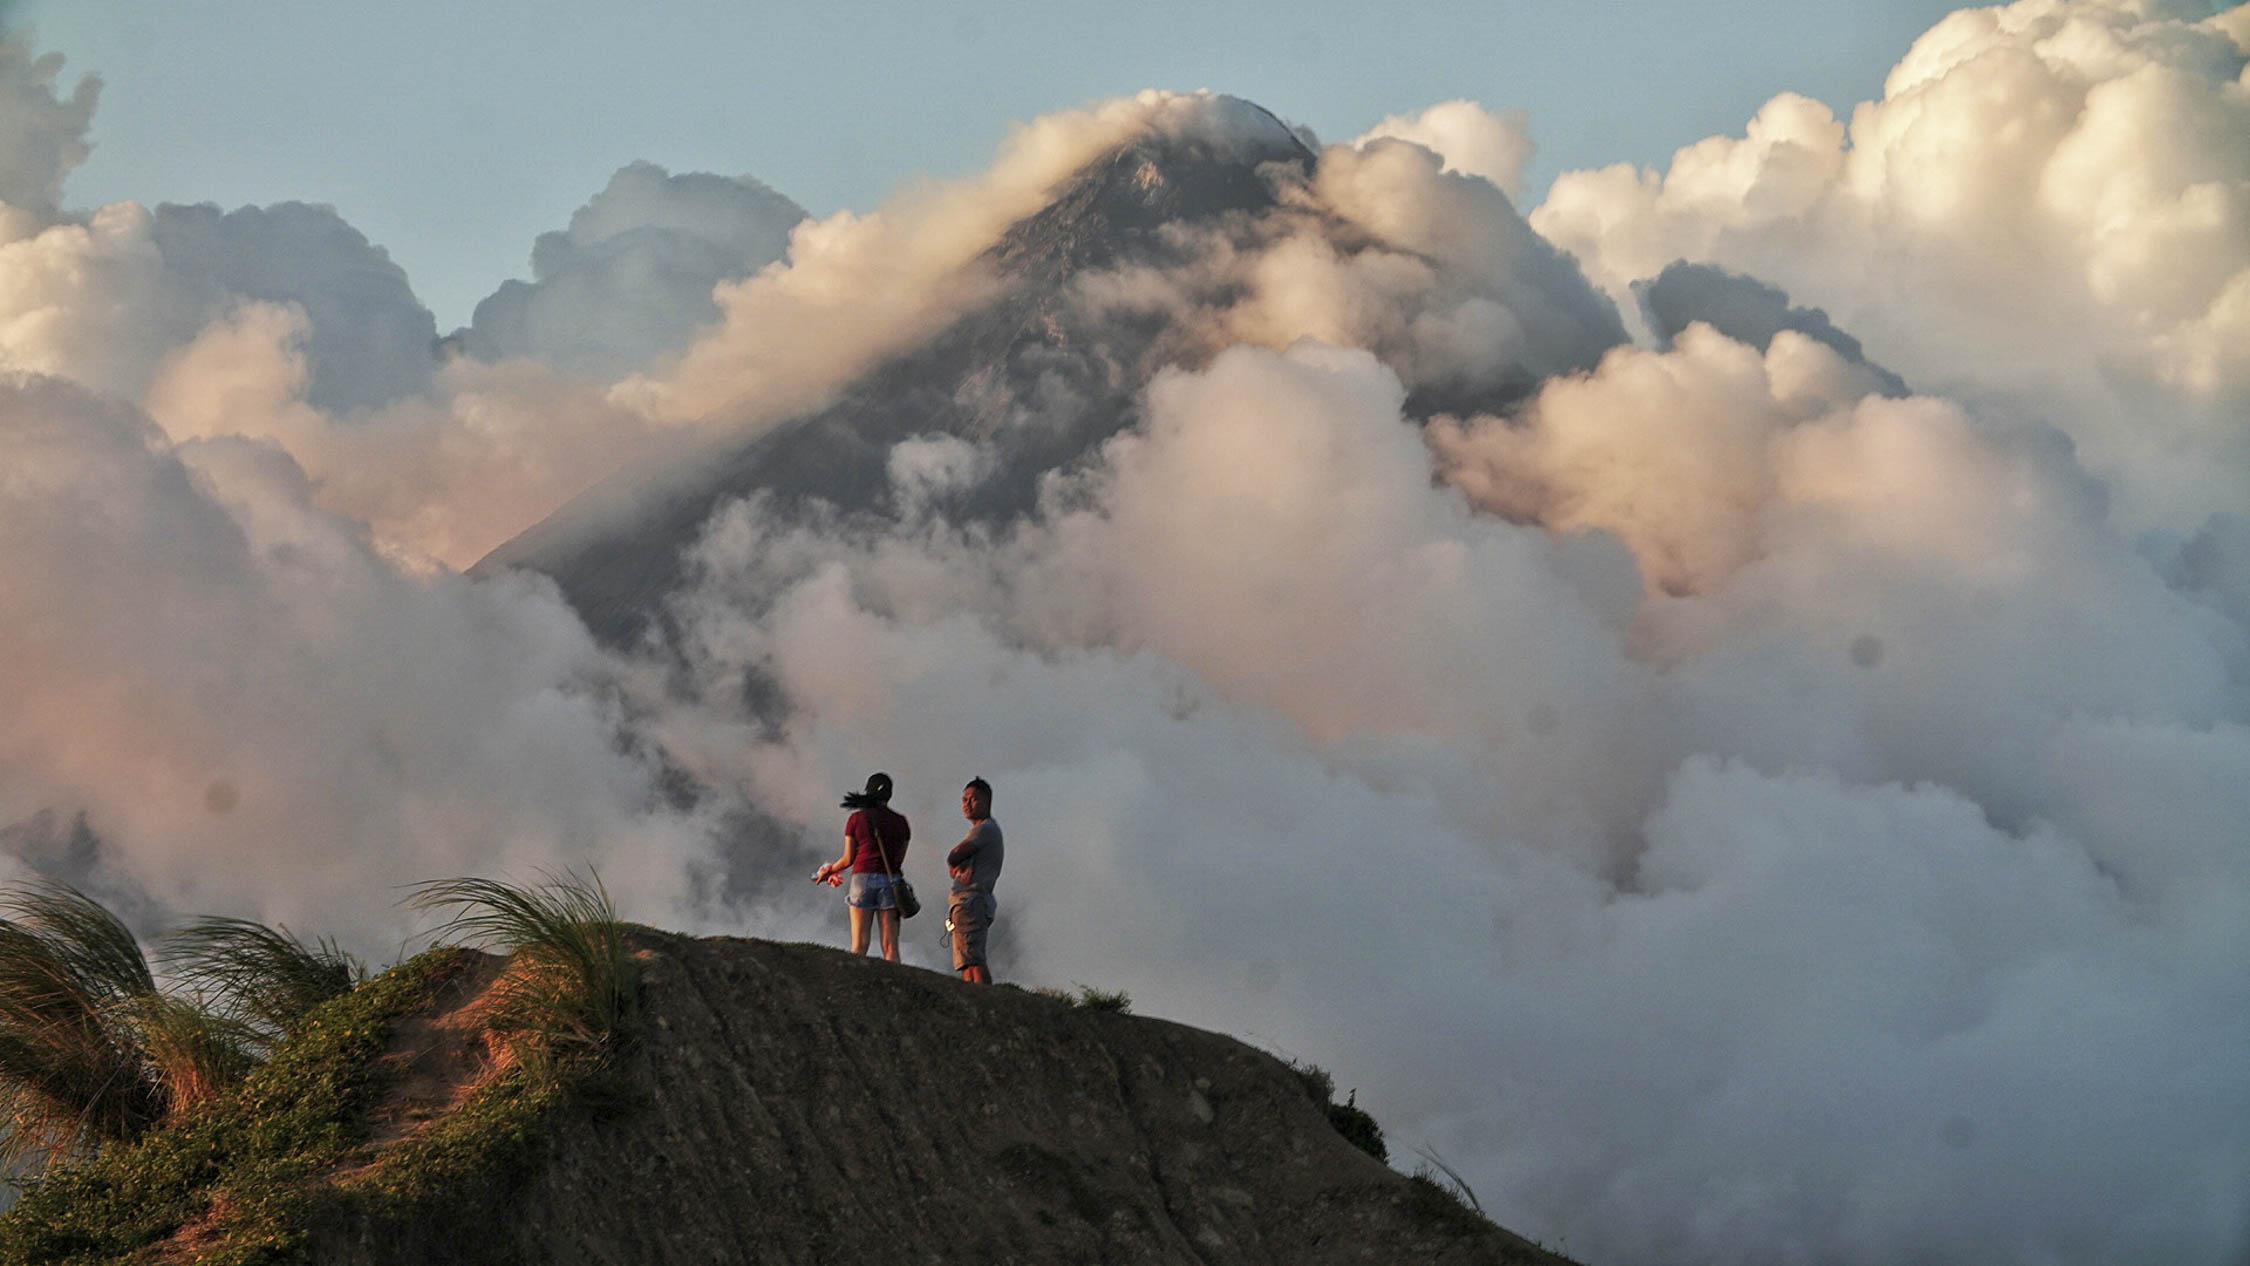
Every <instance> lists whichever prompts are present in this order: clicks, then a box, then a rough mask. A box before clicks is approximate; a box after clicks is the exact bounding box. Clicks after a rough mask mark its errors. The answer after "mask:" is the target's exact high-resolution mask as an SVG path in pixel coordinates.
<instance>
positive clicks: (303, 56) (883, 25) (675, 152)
mask: <svg viewBox="0 0 2250 1266" xmlns="http://www.w3.org/2000/svg"><path fill="white" fill-rule="evenodd" d="M1947 8H1948V6H1947V5H1945V4H1943V3H1939V2H1932V0H1884V2H1882V3H1874V4H1867V3H1842V2H1839V0H1810V2H1804V3H1783V2H1780V0H1729V2H1728V3H1725V4H1721V5H1715V6H1704V7H1701V8H1698V9H1695V10H1692V11H1691V10H1685V9H1681V8H1679V7H1678V6H1673V5H1653V4H1645V3H1616V2H1614V0H1605V2H1602V3H1592V4H1583V5H1568V6H1561V7H1557V6H1553V5H1530V4H1521V3H1495V4H1488V5H1465V6H1452V7H1450V8H1446V7H1439V8H1409V9H1404V10H1400V9H1395V8H1394V9H1382V8H1377V7H1371V6H1366V5H1347V4H1319V5H1290V6H1286V7H1284V6H1257V5H1244V4H1225V3H1222V4H1205V3H1179V2H1177V0H1165V2H1163V3H1157V4H1151V5H1135V6H1123V7H1113V6H1090V5H1047V4H1019V3H1008V4H984V5H970V6H962V5H938V4H932V5H902V4H871V3H864V2H855V3H840V4H832V5H740V4H726V3H717V2H715V0H714V2H710V3H666V4H660V5H652V6H647V7H645V8H644V9H643V10H641V11H638V12H635V13H633V14H632V15H631V16H629V17H628V16H626V15H624V14H623V13H622V12H621V11H620V10H618V9H616V8H615V7H614V6H606V5H604V6H593V5H587V6H577V7H573V6H557V5H552V4H539V5H534V4H521V3H512V2H511V3H502V4H492V5H476V6H461V5H446V4H437V3H423V2H422V0H412V2H410V3H405V4H399V5H391V6H385V7H384V8H382V9H380V10H376V9H367V8H364V7H360V6H352V5H340V4H303V5H279V4H270V3H257V2H256V0H221V2H219V3H210V4H197V5H177V4H164V3H157V2H154V0H95V2H94V3H69V2H60V0H15V3H13V5H12V6H11V8H10V10H8V11H9V12H10V13H11V20H12V21H13V22H14V23H16V24H18V25H21V26H25V27H28V28H30V29H31V30H33V31H35V32H36V33H37V35H38V38H39V43H40V47H41V48H42V49H44V50H49V51H55V52H60V53H62V54H64V55H65V56H66V57H68V58H69V59H70V72H69V73H72V74H76V73H79V72H86V71H91V72H94V73H97V74H99V75H101V76H102V77H103V79H104V89H103V97H102V108H101V111H100V113H99V115H98V116H97V118H96V121H95V126H94V131H93V136H92V139H93V143H94V152H93V155H92V157H91V158H90V159H89V160H88V161H87V163H86V165H85V166H84V167H83V168H81V169H80V170H79V171H78V173H77V174H76V175H75V176H74V178H73V180H72V185H71V187H72V190H73V193H74V195H75V196H76V197H78V198H80V199H83V200H85V201H86V202H89V203H102V202H113V201H118V200H122V199H139V200H150V199H155V198H162V199H168V200H172V201H179V202H215V203H217V204H219V205H220V206H221V207H224V208H227V209H230V210H231V209H232V208H234V207H237V206H240V205H243V204H245V203H258V204H264V203H271V202H279V201H284V200H289V199H303V200H308V201H316V202H328V203H332V204H334V205H335V206H336V207H337V209H338V210H339V211H340V212H342V214H343V215H344V218H345V219H347V220H349V221H350V222H351V223H352V224H354V225H356V226H358V227H359V228H360V229H361V230H362V231H363V232H365V233H366V234H367V235H368V236H369V237H370V238H371V239H373V240H374V241H375V242H376V243H377V244H378V245H381V246H383V247H384V248H385V249H387V250H388V251H389V252H390V253H391V256H392V258H394V259H396V260H397V261H398V262H399V263H400V264H401V265H402V266H403V267H405V269H406V271H407V273H408V275H409V276H411V277H412V278H413V279H414V285H415V290H416V293H417V294H419V295H420V296H421V298H422V300H423V302H424V303H426V304H428V305H429V306H430V307H431V308H432V309H433V310H434V311H435V312H436V313H437V314H438V317H439V320H440V324H441V325H442V326H443V327H444V328H447V329H450V328H452V327H454V326H456V325H462V324H466V323H467V321H468V319H469V315H470V308H471V307H472V306H473V305H474V304H475V302H476V301H477V300H478V299H480V298H482V297H484V295H486V294H488V293H490V292H491V290H492V289H493V287H495V286H496V285H498V284H499V282H500V281H502V280H503V279H505V278H508V277H521V276H524V275H525V274H526V271H527V270H526V261H527V256H528V254H529V251H530V243H531V240H532V238H533V237H535V236H536V235H537V234H539V233H541V232H545V231H547V230H548V229H552V228H556V227H559V226H560V225H561V223H562V222H563V220H564V219H566V218H567V217H568V215H569V213H570V211H571V210H572V209H573V208H575V207H576V206H577V205H578V204H579V203H580V202H582V201H584V200H585V199H586V198H587V197H588V196H589V195H591V194H592V193H593V192H594V191H595V190H596V189H599V188H600V187H601V185H602V183H603V182H604V181H605V180H606V179H607V178H608V176H609V174H610V172H611V171H613V170H615V169H616V168H618V167H620V166H623V165H624V164H625V163H627V162H629V161H631V160H634V159H646V160H649V161H651V162H655V163H657V164H659V165H661V166H664V167H666V168H669V169H671V170H673V171H696V170H700V171H713V172H719V173H723V174H727V175H745V174H746V175H750V176H754V177H756V178H758V179H759V180H761V181H764V182H765V183H766V184H768V185H771V186H772V187H774V188H775V189H777V190H779V191H781V192H782V193H784V194H786V195H788V196H789V197H791V198H794V199H796V200H797V201H798V202H799V203H801V204H802V205H804V206H805V207H806V208H808V209H809V210H811V211H813V212H814V213H816V214H827V213H828V212H831V211H835V210H838V209H841V208H847V207H848V208H855V209H860V210H866V209H869V208H872V207H873V206H875V205H877V204H878V203H879V202H880V201H881V200H882V199H883V197H884V196H885V195H887V194H888V193H890V192H891V190H892V189H894V188H895V187H897V186H899V185H901V184H903V183H906V182H908V181H911V180H914V179H916V178H918V177H923V176H958V175H963V174H966V173H968V172H971V171H973V170H975V169H977V168H978V167H980V166H981V165H982V164H983V163H984V161H985V160H986V158H987V157H988V156H989V155H990V154H991V152H992V150H993V149H994V147H995V146H997V145H998V144H999V142H1000V140H1001V139H1002V137H1003V136H1004V135H1005V133H1006V132H1007V130H1008V128H1009V127H1010V126H1011V125H1012V124H1015V123H1019V122H1021V121H1023V120H1026V119H1030V118H1033V117H1036V116H1038V115H1041V114H1046V113H1049V112H1051V111H1054V110H1059V109H1065V108H1068V107H1072V106H1076V105H1079V104H1081V103H1083V102H1086V101H1090V100H1095V99H1100V98H1105V97H1112V96H1118V95H1123V94H1128V93H1132V92H1137V91H1139V90H1140V89H1143V88H1152V87H1154V88H1169V89H1174V90H1181V91H1186V90H1191V89H1196V88H1209V89H1211V90H1213V91H1217V92H1225V93H1232V94H1234V95H1237V96H1241V97H1246V98H1248V99H1250V100H1253V101H1256V102H1258V103H1259V104H1261V105H1264V106H1265V107H1267V108H1268V109H1270V110H1273V111H1274V112H1276V113H1277V114H1280V115H1281V116H1282V117H1284V118H1286V119H1288V120H1289V121H1290V122H1292V123H1301V124H1304V125H1305V126H1308V127H1310V128H1312V129H1313V130H1314V131H1315V132H1317V133H1318V134H1319V135H1321V136H1322V137H1324V138H1325V137H1331V136H1339V137H1340V136H1354V135H1357V134H1359V133H1360V132H1363V131H1365V130H1366V129H1367V128H1369V127H1371V126H1373V125H1374V124H1375V122H1376V121H1377V120H1379V119H1382V118H1384V117H1386V116H1388V115H1393V114H1400V113H1406V112H1411V111H1415V110H1420V109H1422V108H1423V107H1425V106H1429V105H1433V104H1436V103H1437V102H1439V101H1445V100H1450V99H1454V98H1468V99H1470V100H1474V101H1478V102H1481V103H1483V104H1484V105H1486V106H1488V107H1491V108H1493V109H1495V110H1505V109H1523V110H1527V111H1529V112H1530V114H1531V133H1532V136H1533V139H1534V140H1535V142H1536V143H1537V144H1538V145H1539V146H1540V154H1539V156H1538V158H1537V159H1536V160H1535V161H1534V164H1533V167H1532V169H1531V173H1530V176H1531V181H1530V187H1531V188H1532V189H1533V190H1535V191H1536V190H1537V189H1539V188H1541V187H1543V186H1544V183H1545V181H1546V180H1547V179H1548V178H1550V177H1551V176H1552V175H1553V174H1554V173H1555V172H1556V171H1559V170H1564V169H1567V168H1570V167H1583V166H1592V165H1597V164H1601V163H1608V162H1616V161H1621V160H1622V161H1630V162H1635V163H1642V164H1652V163H1661V162H1663V161H1664V160H1665V159H1667V158H1668V157H1669V156H1670V154H1671V152H1672V151H1673V150H1674V149H1676V148H1678V147H1679V146H1681V145H1684V144H1686V143H1688V142H1690V141H1693V140H1696V139H1698V138H1700V137H1703V136H1707V135H1711V134H1713V133H1715V132H1718V131H1721V130H1723V129H1725V128H1727V127H1730V126H1737V125H1739V124H1740V122H1741V121H1742V120H1743V119H1745V118H1747V117H1749V114H1750V112H1751V111H1752V110H1754V109H1755V108H1756V107H1757V106H1758V104H1759V103H1761V102H1763V101H1764V100H1765V99H1766V98H1767V97H1769V96H1771V95H1773V94H1774V93H1775V92H1778V91H1781V90H1783V89H1789V90H1794V91H1797V92H1802V93H1805V94H1807V95H1810V96H1813V97H1817V98H1820V99H1822V100H1825V101H1829V102H1831V103H1833V104H1835V105H1836V106H1837V107H1838V108H1839V109H1843V108H1846V107H1847V106H1848V105H1849V104H1850V103H1851V102H1853V101H1858V100H1862V99H1864V98H1867V97H1869V96H1871V95H1873V94H1874V93H1875V92H1876V91H1877V90H1878V89H1879V87H1880V85H1881V82H1882V76H1883V73H1884V72H1885V71H1886V70H1887V69H1888V67H1889V66H1890V64H1891V62H1893V61H1895V60H1896V59H1897V57H1898V55H1899V54H1900V53H1902V52H1904V51H1905V49H1906V46H1907V45H1908V44H1909V43H1910V42H1911V41H1912V40H1913V38H1914V36H1915V35H1917V34H1919V33H1920V32H1921V30H1922V29H1923V28H1924V27H1926V26H1928V25H1929V24H1930V22H1931V21H1933V20H1935V19H1936V18H1937V17H1938V16H1940V15H1941V14H1943V13H1944V12H1946V10H1947Z"/></svg>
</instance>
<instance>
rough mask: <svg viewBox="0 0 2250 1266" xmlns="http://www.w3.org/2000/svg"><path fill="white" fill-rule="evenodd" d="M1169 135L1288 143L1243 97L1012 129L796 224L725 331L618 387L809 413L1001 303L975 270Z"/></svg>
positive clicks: (733, 308) (710, 414)
mask: <svg viewBox="0 0 2250 1266" xmlns="http://www.w3.org/2000/svg"><path fill="white" fill-rule="evenodd" d="M1146 129H1161V130H1166V131H1169V132H1173V133H1176V134H1181V135H1192V136H1197V137H1201V138H1204V139H1205V140H1206V141H1207V142H1211V143H1219V144H1226V145H1236V144H1255V143H1263V142H1261V141H1260V140H1259V138H1261V137H1265V136H1267V135H1268V134H1269V133H1271V134H1278V135H1279V136H1281V137H1284V138H1288V139H1289V140H1291V141H1292V142H1293V141H1294V137H1293V136H1292V134H1290V133H1289V132H1288V131H1287V129H1286V128H1284V127H1283V126H1282V125H1281V124H1280V123H1278V122H1276V121H1275V120H1273V118H1272V116H1270V115H1266V114H1265V113H1264V112H1263V111H1260V110H1257V109H1256V108H1255V107H1252V106H1248V105H1247V103H1244V102H1240V101H1236V100H1234V99H1232V98H1226V97H1216V96H1213V95H1211V94H1209V93H1197V94H1188V95H1181V94H1176V93H1166V92H1155V91H1150V92H1144V93H1141V94H1140V95H1139V96H1136V97H1129V98H1121V99H1119V100H1115V101H1109V102H1104V103H1101V104H1099V105H1095V106H1090V107H1087V108H1085V109H1081V110H1075V111H1065V112H1061V113H1057V114H1051V115H1047V116H1044V117H1042V118H1040V119H1039V120H1037V121H1036V122H1033V123H1031V124H1027V125H1023V126H1020V127H1018V128H1016V129H1015V130H1014V131H1013V132H1012V133H1011V134H1010V135H1009V137H1008V140H1007V142H1006V143H1005V144H1004V145H1003V146H1002V148H1001V151H1000V153H999V155H998V156H997V157H996V158H995V159H994V161H993V163H992V166H991V167H990V168H989V169H988V170H987V171H985V172H984V173H983V174H982V175H981V176H979V177H976V178H973V179H969V180H962V181H954V182H950V183H927V184H921V185H916V186H912V187H910V188H908V189H906V190H904V191H902V192H901V193H899V194H897V195H895V196H894V197H893V199H892V200H891V201H890V202H889V203H888V204H886V205H885V206H884V207H883V208H881V209H879V210H876V211H872V212H868V213H866V214H864V215H862V214H857V213H854V212H850V211H839V212H837V213H836V214H834V215H832V216H829V217H827V218H826V219H821V220H808V221H806V222H804V223H802V224H799V225H798V226H797V227H796V229H795V230H793V231H792V233H791V235H790V245H789V259H788V262H787V264H786V265H785V266H782V267H778V268H772V269H768V270H766V271H764V272H761V273H759V274H757V275H755V276H752V277H748V278H746V279H744V280H742V281H740V282H737V283H732V284H727V285H722V286H720V287H719V289H718V291H717V293H716V295H715V297H716V299H717V301H718V304H719V308H720V311H721V319H720V322H719V324H718V325H717V326H716V327H714V328H713V329H711V330H710V331H708V332H707V333H706V334H705V335H704V336H703V337H702V338H701V339H700V340H699V341H698V342H697V343H696V344H695V345H694V346H693V347H691V348H689V349H688V351H687V352H686V353H685V354H684V355H683V356H682V357H681V358H680V361H679V363H678V365H677V366H676V367H674V368H672V369H670V370H668V371H666V372H664V373H661V374H653V375H643V376H639V377H635V378H632V379H628V380H627V381H626V382H624V383H622V384H620V385H619V387H618V389H617V393H618V396H619V398H620V399H621V400H622V401H625V402H627V403H629V404H630V405H631V406H632V407H634V408H637V409H640V410H642V411H644V412H647V413H649V414H651V415H652V416H655V417H659V418H666V419H673V420H686V419H711V418H717V419H720V420H723V421H724V422H725V423H726V424H727V425H729V426H734V427H744V426H754V425H758V424H762V423H770V422H774V421H777V420H780V419H782V418H786V417H790V416H793V415H796V414H799V413H803V412H806V411H809V410H811V409H812V408H814V407H816V406H817V405H819V404H821V403H823V402H825V401H826V400H827V399H829V398H830V396H831V395H832V393H833V392H835V391H836V390H837V389H838V388H839V387H841V386H842V385H843V384H844V383H846V382H848V381H849V380H850V379H851V378H852V377H853V376H855V375H856V374H857V373H858V372H859V371H861V370H863V369H865V368H867V367H868V366H869V365H871V364H873V363H874V362H875V360H876V359H877V358H879V357H881V356H883V355H885V354H888V353H891V352H895V351H897V350H899V349H901V348H903V347H905V346H907V345H908V344H910V343H911V342H912V341H913V340H914V339H916V338H918V337H921V336H924V335H928V334H930V333H933V332H935V331H936V330H937V329H939V328H940V327H942V326H943V325H944V324H945V323H946V322H947V321H949V320H950V319H952V318H953V317H956V316H958V315H960V314H961V313H963V312H965V311H968V310H970V309H971V308H973V307H974V306H976V305H977V304H978V303H980V302H983V301H984V300H986V299H989V298H990V297H991V295H992V288H993V286H994V284H995V283H994V280H993V279H992V278H990V277H988V276H985V275H983V274H981V273H980V271H979V270H978V269H977V268H976V267H974V266H973V261H974V260H975V259H976V257H977V256H978V254H980V253H981V252H982V251H984V250H985V249H986V248H987V247H989V246H991V245H992V244H993V243H994V242H995V241H997V240H998V239H999V237H1000V234H1001V233H1002V232H1003V231H1004V230H1005V229H1006V228H1007V227H1008V226H1009V225H1010V224H1013V223H1014V222H1015V221H1017V220H1019V219H1021V218H1023V217H1024V216H1026V215H1029V214H1030V213H1031V212H1033V211H1036V210H1038V209H1039V208H1040V207H1041V206H1043V205H1044V204H1045V201H1046V195H1047V192H1048V190H1049V189H1051V188H1052V187H1053V186H1054V185H1055V184H1056V182H1058V181H1060V180H1062V179H1063V178H1065V177H1066V176H1069V175H1071V174H1072V173H1074V172H1076V171H1077V170H1078V169H1079V168H1080V167H1081V166H1083V165H1084V164H1085V163H1086V162H1088V161H1089V160H1091V159H1092V158H1094V157H1095V156H1096V155H1098V154H1100V153H1102V152H1103V151H1104V150H1107V149H1109V148H1110V147H1112V146H1114V145H1116V144H1117V143H1118V142H1120V141H1122V140H1124V139H1125V138H1126V137H1128V136H1130V135H1133V134H1135V133H1137V132H1141V131H1143V130H1146Z"/></svg>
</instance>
